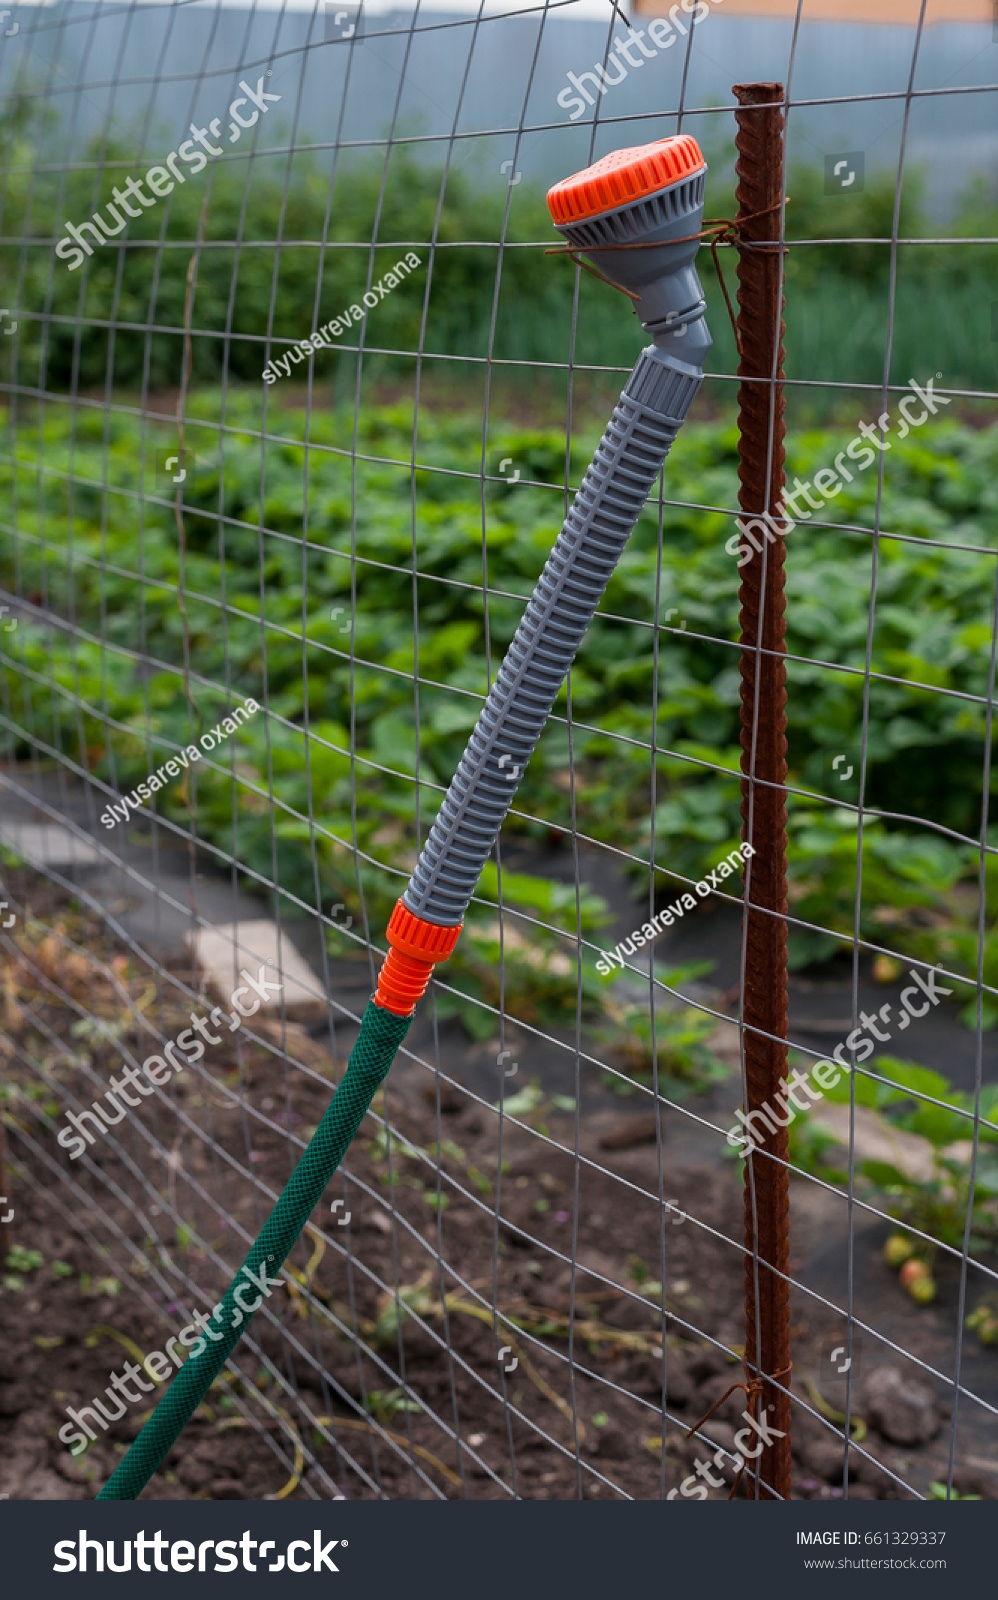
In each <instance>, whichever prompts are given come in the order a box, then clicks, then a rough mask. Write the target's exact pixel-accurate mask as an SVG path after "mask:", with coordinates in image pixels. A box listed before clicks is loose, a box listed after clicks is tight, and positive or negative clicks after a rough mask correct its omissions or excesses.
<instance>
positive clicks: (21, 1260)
mask: <svg viewBox="0 0 998 1600" xmlns="http://www.w3.org/2000/svg"><path fill="white" fill-rule="evenodd" d="M44 1262H45V1257H44V1256H43V1255H42V1253H41V1251H40V1250H26V1249H25V1248H24V1246H23V1245H22V1244H16V1245H15V1246H14V1248H13V1249H12V1250H9V1251H8V1252H7V1256H6V1259H5V1261H4V1265H5V1266H7V1267H9V1268H10V1270H11V1271H12V1272H17V1273H22V1272H37V1271H38V1268H39V1267H40V1266H43V1265H44Z"/></svg>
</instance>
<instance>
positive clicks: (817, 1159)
mask: <svg viewBox="0 0 998 1600" xmlns="http://www.w3.org/2000/svg"><path fill="white" fill-rule="evenodd" d="M787 1134H788V1138H789V1141H790V1165H791V1166H792V1167H796V1168H797V1169H798V1171H800V1172H808V1173H810V1174H811V1175H812V1177H815V1178H820V1179H821V1180H822V1182H823V1183H847V1182H848V1179H849V1174H848V1172H847V1171H846V1170H845V1169H844V1168H843V1166H842V1165H841V1156H842V1154H843V1151H842V1147H841V1145H840V1144H839V1141H838V1139H837V1138H836V1137H835V1135H834V1133H832V1131H831V1129H830V1128H826V1127H825V1126H824V1124H823V1123H821V1122H819V1121H817V1119H816V1118H815V1117H814V1116H812V1115H811V1113H810V1112H808V1111H801V1112H799V1113H798V1114H797V1116H796V1117H795V1118H794V1120H793V1121H792V1122H791V1123H790V1125H789V1127H788V1130H787ZM833 1150H834V1152H835V1155H836V1160H835V1163H834V1164H833V1163H832V1162H830V1161H829V1160H828V1157H829V1155H830V1153H831V1152H832V1151H833ZM744 1153H745V1147H744V1145H743V1146H741V1147H740V1154H741V1155H742V1158H743V1159H744Z"/></svg>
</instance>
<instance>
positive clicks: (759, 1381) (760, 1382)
mask: <svg viewBox="0 0 998 1600" xmlns="http://www.w3.org/2000/svg"><path fill="white" fill-rule="evenodd" d="M768 209H769V210H772V207H769V208H768ZM742 1367H743V1369H744V1372H745V1382H744V1383H742V1382H740V1381H739V1382H738V1383H730V1384H729V1385H728V1387H727V1388H726V1389H725V1391H724V1393H723V1394H722V1395H721V1396H720V1398H719V1399H717V1400H715V1401H714V1404H713V1405H712V1406H711V1408H710V1410H709V1411H705V1412H704V1414H703V1416H702V1417H701V1418H700V1421H699V1422H694V1424H693V1426H692V1428H690V1430H689V1432H688V1433H687V1435H686V1437H687V1439H691V1438H692V1437H693V1435H694V1434H695V1433H697V1432H699V1430H700V1429H701V1428H702V1427H703V1425H704V1423H705V1422H707V1421H708V1420H709V1418H711V1417H712V1416H713V1415H714V1412H715V1411H716V1410H717V1408H718V1406H723V1404H724V1402H725V1400H727V1398H728V1395H729V1394H734V1392H735V1390H736V1389H744V1390H745V1396H746V1399H747V1400H748V1406H747V1408H746V1409H747V1410H751V1409H752V1406H753V1404H756V1405H757V1404H758V1402H759V1401H760V1400H761V1399H762V1395H763V1390H764V1389H765V1386H766V1384H767V1383H779V1384H781V1386H782V1380H783V1379H784V1378H786V1379H787V1382H789V1381H790V1377H791V1374H792V1372H793V1362H792V1361H791V1362H790V1363H789V1364H788V1365H787V1366H785V1367H782V1368H781V1369H780V1371H779V1372H773V1373H771V1374H770V1375H769V1376H768V1377H762V1376H756V1377H754V1378H753V1376H752V1374H751V1373H750V1372H749V1369H748V1363H747V1362H746V1360H745V1357H744V1355H743V1356H742ZM758 1420H759V1419H758V1417H757V1418H756V1421H758ZM738 1453H739V1455H740V1456H741V1458H742V1464H741V1466H740V1467H739V1468H738V1471H737V1472H736V1474H735V1481H734V1483H733V1484H732V1485H731V1493H730V1494H729V1495H728V1499H729V1500H733V1499H734V1498H735V1494H736V1493H737V1490H738V1485H739V1484H740V1483H741V1481H742V1473H743V1472H744V1471H745V1466H746V1458H745V1452H744V1451H743V1450H740V1451H739V1452H738Z"/></svg>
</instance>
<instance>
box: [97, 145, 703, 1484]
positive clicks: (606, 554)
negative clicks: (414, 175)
mask: <svg viewBox="0 0 998 1600" xmlns="http://www.w3.org/2000/svg"><path fill="white" fill-rule="evenodd" d="M705 172H706V166H705V163H704V159H703V156H702V155H701V153H700V149H699V146H698V145H697V143H696V140H695V139H691V138H690V137H688V136H687V135H685V134H684V135H680V136H678V137H675V138H670V139H662V140H659V141H656V142H655V143H654V144H648V145H642V146H640V147H638V148H635V149H628V150H617V151H614V152H613V153H612V154H610V155H608V156H604V157H603V159H602V160H600V161H597V162H596V164H595V165H594V166H591V167H588V168H587V169H586V170H585V171H584V172H580V173H577V174H576V175H575V176H574V177H571V178H566V179H565V180H564V181H563V182H561V183H559V184H556V185H555V187H554V188H553V189H552V190H551V191H550V192H549V194H548V206H549V208H550V211H551V215H552V217H553V219H554V222H555V225H556V227H557V228H558V230H559V232H560V233H561V234H562V235H563V237H564V238H565V239H566V241H567V243H568V247H569V249H570V251H572V252H573V253H575V252H578V253H579V254H582V255H584V256H586V257H587V258H588V260H589V261H590V262H591V263H592V265H593V266H594V267H595V268H596V269H597V271H598V272H599V274H600V275H601V276H603V277H605V278H607V279H609V281H610V282H611V283H613V284H614V285H616V286H617V287H618V288H621V289H623V290H624V292H625V293H627V294H628V295H629V296H630V297H631V299H632V301H633V302H634V307H635V311H636V313H637V315H638V317H639V319H640V321H641V323H642V324H643V326H644V327H645V329H646V330H647V331H648V332H649V333H650V334H651V336H652V339H653V343H652V344H651V345H649V346H648V347H647V348H646V349H644V350H642V352H641V354H640V356H639V357H638V360H637V363H636V364H635V367H634V370H633V372H632V373H631V375H630V377H629V379H628V381H627V383H626V385H625V386H624V390H623V393H622V394H621V396H620V399H619V401H618V402H617V405H616V406H615V408H614V412H613V416H612V417H611V419H610V422H609V424H608V426H607V429H606V432H605V433H604V435H603V438H602V439H601V441H600V444H599V447H598V449H597V451H596V454H595V456H594V457H593V460H592V462H591V463H590V465H589V467H588V469H587V471H586V474H585V477H584V478H583V480H582V483H581V485H580V487H579V490H578V493H577V494H576V496H575V500H574V502H573V504H572V507H571V510H570V511H569V513H568V516H567V517H566V518H565V522H564V525H563V527H562V530H561V533H560V534H559V535H558V538H557V540H556V542H555V546H554V549H553V550H552V552H551V555H550V557H549V558H548V561H547V563H546V565H545V567H544V571H543V572H542V573H541V576H540V578H539V580H538V583H537V587H536V588H535V590H534V593H533V595H532V596H531V598H530V601H529V602H528V604H527V608H526V610H525V612H524V614H523V618H522V620H521V622H520V625H519V627H518V628H517V630H516V634H515V635H514V638H513V641H512V644H511V645H510V647H509V651H508V653H507V655H506V658H505V660H504V661H503V663H502V666H501V667H500V668H499V672H498V674H497V676H496V680H495V682H494V683H493V685H492V687H491V689H490V690H489V693H488V696H487V698H486V701H485V706H484V708H483V710H482V713H481V715H480V717H479V719H478V722H477V724H476V726H475V729H474V732H473V733H472V735H471V738H470V739H469V740H468V745H467V748H466V750H465V752H464V755H463V756H462V758H461V761H460V764H459V766H458V769H457V771H456V773H455V774H454V778H453V781H452V782H451V785H450V788H449V789H448V791H447V794H446V796H445V797H444V800H443V803H442V805H441V807H440V811H439V813H438V815H437V818H436V820H435V822H434V824H433V826H432V828H431V830H430V833H429V836H428V838H427V840H426V844H425V846H424V847H423V851H422V854H421V855H420V858H419V861H418V863H417V865H416V870H415V871H414V873H413V875H412V877H411V879H410V881H409V885H408V887H407V889H406V891H405V893H404V894H403V896H402V898H401V899H400V900H399V901H398V903H397V904H396V906H395V910H394V911H393V913H392V916H391V919H390V921H389V924H388V935H387V936H388V945H389V950H388V954H387V956H386V958H385V961H384V965H383V966H382V968H381V973H380V975H379V978H378V986H377V992H376V993H375V995H374V997H373V999H372V1000H371V1001H370V1002H369V1004H368V1007H367V1010H366V1011H365V1013H364V1017H363V1021H362V1023H361V1029H360V1034H359V1036H358V1038H357V1042H356V1044H355V1045H354V1047H353V1050H352V1051H351V1054H350V1061H349V1064H348V1066H347V1070H346V1073H345V1074H344V1076H343V1080H342V1082H341V1083H340V1085H339V1087H338V1088H337V1090H336V1093H335V1095H334V1096H333V1100H332V1102H331V1104H330V1106H329V1108H328V1109H327V1111H326V1113H325V1115H324V1117H323V1119H322V1121H321V1123H320V1124H319V1127H318V1128H317V1129H316V1131H315V1133H314V1135H313V1137H312V1139H311V1140H310V1142H309V1144H308V1147H307V1149H306V1150H305V1153H304V1155H303V1156H302V1158H301V1161H300V1162H299V1164H298V1166H297V1168H296V1169H295V1172H294V1174H293V1175H292V1177H291V1179H290V1181H289V1182H288V1184H287V1187H286V1188H285V1189H284V1191H283V1193H282V1194H281V1196H280V1198H279V1200H278V1201H277V1204H276V1205H275V1207H274V1209H273V1211H272V1212H271V1215H270V1217H269V1218H268V1220H267V1222H266V1223H265V1224H264V1227H263V1230H262V1231H261V1233H260V1235H259V1238H258V1239H257V1240H256V1242H255V1243H254V1245H253V1247H252V1249H251V1250H250V1252H249V1255H248V1256H247V1257H246V1260H245V1262H244V1263H243V1266H242V1267H241V1268H240V1270H239V1272H238V1274H237V1275H236V1277H235V1279H234V1280H233V1282H232V1283H231V1284H230V1286H229V1289H228V1291H227V1293H226V1295H225V1298H224V1299H223V1300H222V1301H221V1302H220V1304H219V1305H217V1306H216V1307H215V1308H214V1311H213V1313H212V1316H211V1318H210V1319H208V1318H204V1319H202V1320H203V1325H204V1335H203V1336H202V1338H201V1339H200V1341H199V1342H198V1344H197V1345H195V1346H194V1348H193V1350H192V1353H191V1355H190V1357H189V1358H188V1360H187V1362H186V1363H185V1365H184V1366H183V1367H182V1368H181V1369H180V1371H179V1372H178V1373H177V1376H176V1377H175V1378H174V1380H173V1382H172V1383H171V1385H170V1387H169V1389H168V1390H167V1392H166V1394H165V1395H164V1396H163V1398H162V1400H161V1401H160V1402H159V1404H158V1405H157V1407H156V1409H155V1411H154V1412H153V1414H152V1416H151V1417H150V1418H149V1420H148V1421H147V1422H146V1424H145V1426H144V1427H143V1428H142V1430H141V1432H140V1433H139V1435H138V1437H137V1438H136V1439H135V1441H134V1443H133V1444H132V1446H131V1448H130V1449H129V1450H128V1452H127V1454H126V1455H125V1456H124V1457H123V1458H122V1460H121V1462H120V1463H119V1465H118V1466H117V1468H116V1469H115V1471H114V1473H113V1474H112V1475H111V1477H110V1478H109V1479H108V1481H107V1483H106V1484H105V1485H104V1488H103V1489H102V1490H101V1492H100V1494H99V1495H98V1496H97V1498H98V1499H99V1500H133V1499H135V1498H136V1497H137V1496H138V1495H139V1494H140V1493H141V1492H142V1489H143V1488H144V1487H145V1485H146V1484H147V1483H148V1481H149V1479H150V1477H151V1476H152V1474H153V1473H154V1472H155V1471H156V1469H157V1467H158V1466H159V1465H160V1463H161V1462H162V1460H163V1458H164V1457H165V1455H166V1454H167V1452H168V1450H169V1449H170V1447H171V1446H172V1445H173V1444H174V1442H175V1441H176V1439H177V1437H178V1436H179V1434H180V1432H181V1430H182V1429H183V1428H184V1427H185V1425H186V1424H187V1422H188V1421H189V1419H190V1418H191V1416H192V1415H193V1413H194V1411H195V1410H196V1409H197V1407H198V1405H199V1404H200V1403H201V1401H202V1400H203V1399H204V1397H205V1395H206V1394H207V1392H208V1390H209V1388H210V1386H211V1384H212V1382H213V1380H214V1379H215V1377H216V1376H217V1374H218V1373H219V1371H220V1370H221V1368H222V1366H223V1364H224V1362H225V1361H226V1359H227V1358H228V1356H229V1355H230V1353H231V1351H232V1350H233V1348H234V1347H235V1345H236V1344H237V1342H238V1340H239V1338H240V1336H241V1333H242V1332H243V1331H244V1330H245V1327H246V1326H247V1324H248V1321H249V1318H250V1316H252V1313H253V1312H254V1311H255V1310H256V1309H257V1308H258V1306H259V1305H260V1304H262V1301H263V1298H264V1295H265V1294H266V1293H269V1289H268V1288H267V1284H268V1280H269V1281H273V1282H276V1281H277V1276H278V1273H279V1271H280V1268H281V1266H282V1264H283V1262H284V1261H285V1259H286V1258H287V1256H288V1254H289V1252H290V1251H291V1249H292V1248H293V1246H294V1244H295V1241H296V1240H297V1239H298V1237H299V1235H300V1234H301V1232H302V1230H303V1229H304V1227H305V1225H306V1223H307V1222H308V1220H309V1217H310V1216H311V1214H312V1211H313V1210H314V1208H315V1206H316V1205H317V1204H318V1202H319V1200H320V1199H321V1197H322V1194H323V1191H324V1190H325V1188H326V1185H327V1184H328V1183H329V1180H330V1179H331V1178H332V1176H333V1174H334V1172H335V1171H336V1168H337V1167H338V1165H339V1163H340V1161H341V1160H342V1158H343V1156H344V1154H345V1152H346V1150H347V1149H348V1147H349V1145H350V1141H351V1140H352V1139H353V1137H354V1134H355V1133H356V1132H357V1129H358V1128H359V1126H360V1124H361V1121H362V1120H363V1118H364V1116H365V1114H366V1112H367V1110H368V1108H369V1107H370V1104H371V1101H372V1099H373V1098H374V1095H375V1093H376V1091H377V1089H378V1086H379V1085H380V1084H381V1082H382V1080H383V1079H384V1077H385V1076H386V1074H387V1072H388V1069H389V1068H390V1066H391V1064H392V1061H393V1060H394V1058H395V1054H396V1051H397V1050H398V1047H399V1045H400V1044H401V1042H402V1040H403V1039H404V1038H405V1035H406V1033H407V1032H408V1029H409V1024H410V1023H411V1021H412V1017H413V1013H414V1011H415V1008H416V1005H417V1004H418V1002H419V1001H420V1000H421V999H422V997H423V995H424V994H425V992H426V988H427V985H428V984H429V981H430V978H431V977H432V975H433V969H434V967H435V965H436V964H437V962H440V961H446V960H447V959H448V957H449V956H450V955H451V953H452V951H453V949H454V946H455V945H456V943H457V940H458V937H459V935H460V932H461V926H462V922H463V918H464V913H465V911H466V909H467V906H468V902H469V901H470V899H471V896H472V894H473V892H474V889H475V886H476V884H477V882H478V879H479V876H480V874H481V871H482V868H483V866H484V865H485V862H486V859H487V858H488V856H489V854H490V852H491V850H492V848H493V846H494V844H495V841H496V837H497V835H498V833H499V829H500V827H501V825H502V822H503V819H504V817H505V815H506V813H507V811H508V810H509V807H510V805H511V803H512V800H513V796H514V795H515V793H516V788H517V783H518V781H519V778H520V776H521V774H522V773H523V771H524V769H525V767H526V765H527V762H528V761H529V759H530V756H531V754H532V753H533V750H534V747H535V745H536V744H537V741H538V739H539V738H540V736H541V733H542V731H543V729H544V725H545V723H546V722H547V719H548V716H549V715H550V713H551V709H552V707H553V705H554V702H555V699H556V698H557V695H558V692H559V690H560V688H561V686H562V683H563V682H564V680H565V677H566V675H567V673H568V670H569V668H570V666H571V665H572V662H573V660H574V658H575V654H576V651H577V650H578V648H579V645H580V644H581V642H582V639H583V636H584V634H585V633H586V630H587V628H588V627H589V624H590V622H591V621H592V618H593V614H594V613H595V611H596V607H597V606H598V605H599V602H600V600H601V599H602V596H603V593H604V590H605V589H606V586H607V584H608V582H609V580H610V577H611V575H612V573H613V570H614V567H615V566H616V564H617V561H618V560H619V558H620V555H621V552H622V551H623V549H624V546H625V544H626V543H627V540H628V538H629V537H630V534H631V531H632V529H633V527H634V524H635V522H636V521H637V519H638V516H639V514H640V512H641V509H642V507H643V506H644V503H645V500H646V499H647V497H648V494H649V492H650V490H651V488H652V485H653V484H654V481H655V479H656V477H657V476H658V473H659V471H660V470H661V467H662V463H663V462H664V460H665V457H666V456H667V454H668V452H669V449H670V447H671V445H672V442H673V440H674V439H675V437H676V434H677V433H678V432H679V429H680V427H681V426H682V423H683V421H684V419H685V417H686V414H687V412H688V411H689V408H690V406H691V405H692V403H693V400H694V398H695V396H696V393H697V390H698V389H699V387H700V384H701V382H702V379H703V359H704V356H705V354H706V352H707V350H709V348H710V343H711V341H710V336H709V334H708V332H707V327H706V323H705V322H704V318H703V312H704V309H705V302H704V299H703V292H702V290H701V287H700V282H699V279H698V278H697V275H696V272H695V270H694V266H693V262H694V258H695V256H696V252H697V248H698V244H699V233H700V228H701V224H702V217H703V194H704V175H705ZM248 1293H253V1294H255V1296H256V1298H255V1299H254V1300H253V1301H252V1302H250V1301H248V1300H247V1298H246V1296H247V1294H248Z"/></svg>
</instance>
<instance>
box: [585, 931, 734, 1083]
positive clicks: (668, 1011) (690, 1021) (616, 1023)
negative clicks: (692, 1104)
mask: <svg viewBox="0 0 998 1600" xmlns="http://www.w3.org/2000/svg"><path fill="white" fill-rule="evenodd" d="M711 965H712V964H711V962H709V961H706V962H690V963H688V964H687V965H686V966H683V967H673V968H671V969H666V970H663V971H660V972H656V977H658V978H660V980H661V981H662V982H663V983H664V984H665V985H666V986H667V987H668V988H670V989H677V988H678V987H679V986H680V984H683V983H688V982H689V981H690V980H691V979H692V978H696V977H700V976H702V975H703V973H705V972H709V971H710V970H711ZM607 1010H608V1012H609V1014H610V1017H611V1020H612V1023H613V1026H612V1027H609V1028H607V1027H600V1028H597V1030H596V1039H597V1041H598V1043H599V1044H601V1045H602V1046H603V1047H604V1048H605V1049H606V1050H607V1051H609V1052H610V1053H611V1054H612V1056H613V1057H614V1064H615V1065H616V1066H617V1067H618V1068H619V1069H621V1070H623V1071H624V1072H626V1073H627V1074H628V1075H629V1078H631V1079H633V1081H634V1084H644V1085H645V1086H647V1087H651V1086H652V1085H653V1084H654V1083H655V1082H656V1081H657V1084H658V1091H659V1093H660V1094H662V1095H664V1096H665V1098H666V1099H668V1100H673V1101H679V1102H681V1101H683V1100H686V1099H688V1098H689V1097H690V1095H694V1094H705V1093H707V1092H708V1090H710V1089H712V1088H713V1086H714V1084H716V1083H723V1082H724V1081H725V1079H726V1078H727V1077H728V1074H729V1069H728V1067H727V1066H726V1065H725V1064H724V1062H723V1061H721V1060H720V1059H719V1057H717V1056H716V1055H715V1054H714V1052H713V1051H712V1050H711V1049H710V1046H709V1040H710V1037H711V1035H712V1034H713V1033H715V1032H716V1031H717V1019H716V1018H715V1017H712V1016H710V1015H708V1014H707V1012H704V1011H699V1010H697V1008H696V1007H695V1006H681V1005H677V1004H676V1003H675V1001H672V1000H669V999H663V998H661V997H658V996H656V1006H655V1026H654V1040H653V1037H652V1033H653V1030H652V1018H651V1014H650V1012H649V1009H648V1005H647V1003H646V1004H644V1005H624V1006H618V1005H617V1004H615V1003H614V1002H613V1001H612V1000H608V1001H607ZM656 1060H657V1066H658V1074H657V1079H656V1076H655V1073H654V1071H653V1067H654V1065H655V1064H656ZM604 1081H605V1082H606V1083H607V1084H608V1085H610V1086H611V1087H612V1088H613V1089H614V1090H615V1092H616V1093H617V1094H619V1095H625V1096H626V1095H628V1094H631V1093H633V1092H634V1089H633V1085H632V1084H631V1083H630V1082H628V1081H626V1080H622V1079H620V1078H619V1077H614V1076H611V1075H610V1074H606V1075H605V1078H604Z"/></svg>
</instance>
